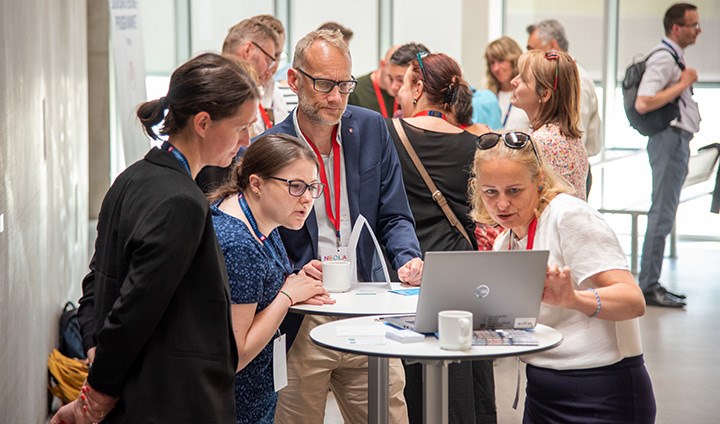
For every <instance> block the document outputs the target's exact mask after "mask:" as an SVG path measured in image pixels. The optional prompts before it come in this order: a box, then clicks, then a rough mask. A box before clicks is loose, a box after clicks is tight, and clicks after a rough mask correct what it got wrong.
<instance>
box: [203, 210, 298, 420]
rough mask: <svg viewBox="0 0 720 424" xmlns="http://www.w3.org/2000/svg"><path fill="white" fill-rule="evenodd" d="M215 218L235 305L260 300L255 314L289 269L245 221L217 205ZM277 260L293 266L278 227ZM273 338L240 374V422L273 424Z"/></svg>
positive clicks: (273, 236)
mask: <svg viewBox="0 0 720 424" xmlns="http://www.w3.org/2000/svg"><path fill="white" fill-rule="evenodd" d="M211 210H212V218H213V224H214V225H215V232H216V233H217V238H218V241H219V242H220V247H221V248H222V252H223V254H224V255H225V263H226V265H227V272H228V280H229V283H230V298H231V301H232V303H233V304H243V303H257V310H256V312H255V313H256V314H257V313H259V312H260V311H262V310H263V309H265V308H266V307H267V306H268V305H269V304H270V303H271V302H272V301H273V300H274V299H275V297H276V296H277V294H278V292H279V291H280V288H281V287H282V285H283V282H284V280H285V270H284V267H283V266H282V265H281V264H279V263H278V262H277V260H275V259H274V258H273V257H272V256H271V255H270V254H269V253H268V252H267V250H266V249H265V247H263V246H262V245H260V243H259V242H258V241H257V240H256V239H255V237H254V236H253V234H252V232H251V230H250V229H249V228H248V227H247V225H245V223H244V222H243V221H241V220H240V219H238V218H235V217H234V216H231V215H228V214H226V213H225V212H223V211H221V210H220V209H218V207H217V204H214V205H212V207H211ZM268 242H269V245H270V246H272V249H273V250H274V251H275V252H276V254H277V256H278V259H279V260H280V261H283V262H284V263H286V264H287V266H289V260H288V257H287V252H286V251H285V248H284V247H283V245H282V241H281V240H280V234H279V233H278V231H277V229H275V230H273V232H271V233H270V235H269V236H268V240H266V243H268ZM272 350H273V343H272V341H271V342H270V343H268V345H267V346H265V347H264V348H263V350H262V351H260V353H259V354H258V356H257V357H255V359H253V360H252V361H251V362H250V363H249V364H248V365H247V366H246V367H245V368H243V370H242V371H240V372H239V373H237V374H236V375H235V409H236V412H237V423H238V424H241V423H243V424H244V423H248V424H266V423H267V424H272V422H273V417H274V415H275V406H276V404H277V393H276V392H275V389H274V387H273V364H272Z"/></svg>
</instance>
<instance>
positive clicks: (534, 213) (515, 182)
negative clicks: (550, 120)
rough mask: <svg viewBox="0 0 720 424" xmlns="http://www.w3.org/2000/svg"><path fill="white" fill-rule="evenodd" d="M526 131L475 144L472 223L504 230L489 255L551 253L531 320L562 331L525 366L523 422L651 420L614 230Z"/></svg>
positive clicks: (629, 279)
mask: <svg viewBox="0 0 720 424" xmlns="http://www.w3.org/2000/svg"><path fill="white" fill-rule="evenodd" d="M536 148H537V145H533V142H532V140H530V137H527V135H525V134H514V133H510V134H505V135H503V136H499V135H495V136H491V135H487V136H483V137H481V138H480V139H479V140H478V150H477V152H476V154H475V161H474V164H473V174H474V175H473V178H472V179H471V180H470V186H469V192H470V196H471V200H472V206H473V208H472V213H471V215H472V217H473V219H475V220H476V221H478V222H484V223H487V224H493V223H498V224H500V225H502V226H503V227H505V228H506V230H505V231H504V232H503V233H502V234H500V236H499V237H498V238H497V239H496V240H495V250H513V249H527V250H533V249H535V250H549V251H550V258H549V261H548V269H547V273H546V276H545V289H544V291H543V298H542V306H541V307H540V315H539V317H538V323H540V324H544V325H548V326H550V327H553V328H555V329H557V330H559V331H560V332H562V335H563V342H562V344H561V345H560V346H559V347H556V348H553V349H550V350H548V351H545V352H542V353H537V354H532V355H526V356H522V357H521V360H522V361H523V362H525V363H527V364H528V365H527V368H526V371H527V372H526V374H527V390H526V400H525V410H524V416H523V423H526V424H533V423H548V422H568V423H569V422H572V423H596V422H608V423H610V422H611V423H654V422H655V399H654V395H653V390H652V383H651V381H650V377H649V376H648V373H647V370H646V369H645V365H644V361H643V356H642V347H641V343H640V327H639V323H638V318H639V317H640V316H642V315H643V314H644V313H645V302H644V299H643V295H642V291H641V290H640V288H639V287H638V285H637V283H636V282H635V279H634V277H633V275H632V274H631V273H630V271H629V270H628V266H627V260H626V258H625V254H624V253H623V250H622V249H621V247H620V245H619V243H618V240H617V238H616V237H615V233H614V232H613V230H612V229H611V228H610V226H609V225H608V224H607V223H606V222H605V221H604V219H603V218H602V216H601V215H600V214H599V213H598V212H597V211H595V210H594V209H592V208H591V207H590V206H589V205H588V204H587V203H586V202H584V201H582V200H579V199H577V198H575V197H573V196H569V195H568V194H565V193H567V192H568V190H569V187H568V186H567V185H566V184H565V182H564V179H563V178H561V177H559V176H558V175H557V174H556V173H555V172H554V171H553V170H552V169H551V167H549V166H547V165H545V163H544V159H543V158H542V155H540V156H538V155H537V154H536V153H537V152H536V151H535V149H536Z"/></svg>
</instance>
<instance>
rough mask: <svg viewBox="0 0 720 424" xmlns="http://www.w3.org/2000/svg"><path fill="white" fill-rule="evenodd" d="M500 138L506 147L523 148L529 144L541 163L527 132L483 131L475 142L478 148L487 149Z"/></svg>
mask: <svg viewBox="0 0 720 424" xmlns="http://www.w3.org/2000/svg"><path fill="white" fill-rule="evenodd" d="M501 139H502V141H503V142H504V143H505V145H506V146H507V147H509V148H511V149H516V150H520V149H523V148H524V147H525V146H527V145H528V144H530V147H532V150H533V153H535V158H536V159H537V161H538V163H541V162H540V156H538V153H537V150H535V145H534V144H533V142H532V139H531V138H530V136H529V135H528V134H525V133H524V132H518V131H513V132H507V133H504V134H498V133H485V134H483V135H481V136H480V137H478V138H477V141H476V144H477V147H478V149H480V150H488V149H492V148H493V147H495V146H497V144H498V143H499V142H500V140H501Z"/></svg>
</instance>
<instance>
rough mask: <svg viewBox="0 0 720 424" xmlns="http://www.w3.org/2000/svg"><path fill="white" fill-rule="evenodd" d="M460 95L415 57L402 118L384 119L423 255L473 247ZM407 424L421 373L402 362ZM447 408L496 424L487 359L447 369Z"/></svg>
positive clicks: (460, 86)
mask: <svg viewBox="0 0 720 424" xmlns="http://www.w3.org/2000/svg"><path fill="white" fill-rule="evenodd" d="M463 95H469V96H472V94H471V92H470V88H469V86H468V84H467V82H466V81H465V80H464V79H463V78H462V71H461V69H460V66H459V65H458V64H457V62H455V60H453V59H452V58H451V57H449V56H447V55H446V54H443V53H436V54H425V53H420V54H418V58H417V60H414V61H412V62H411V63H410V67H409V68H408V70H407V71H406V73H405V78H404V81H403V86H402V87H401V88H400V90H399V92H398V102H399V104H400V107H401V108H402V111H403V116H404V118H403V119H401V120H398V121H395V120H392V119H390V120H388V121H387V123H388V128H389V130H390V135H391V137H392V139H393V142H394V143H395V148H396V150H397V152H398V158H399V159H400V164H401V167H402V172H403V181H404V183H405V191H406V192H407V196H408V201H409V203H410V209H411V210H412V213H413V216H414V218H415V222H416V230H415V231H416V233H417V237H418V240H419V241H420V248H421V250H422V251H423V252H427V251H430V250H433V251H453V250H476V249H477V241H476V240H475V237H474V236H473V232H474V229H475V223H474V222H473V221H472V219H470V218H469V216H468V213H469V210H470V209H469V200H468V198H467V181H468V178H469V177H470V168H471V166H472V161H473V157H474V154H475V149H476V147H475V141H476V139H477V136H476V135H474V134H471V133H469V132H468V131H464V130H463V129H461V128H459V127H458V126H456V125H455V124H454V122H455V117H454V115H453V113H454V109H455V107H456V106H457V104H458V100H459V98H460V97H461V96H463ZM394 122H397V123H399V125H400V128H401V129H402V131H403V132H404V133H405V135H406V136H407V140H408V142H409V144H410V145H411V146H412V148H413V149H414V150H415V152H416V153H417V155H418V157H419V159H420V161H421V162H422V164H423V166H424V167H425V169H426V170H427V172H428V174H429V176H430V178H431V179H432V180H433V182H434V183H435V185H436V186H437V188H438V189H439V190H440V191H441V192H442V194H443V195H444V197H445V199H446V200H447V203H448V205H449V206H450V208H451V210H452V211H453V213H454V214H455V216H456V217H457V219H458V220H459V222H460V224H462V227H463V228H464V229H465V232H466V234H468V235H469V236H468V237H469V239H470V240H469V241H468V240H467V239H466V238H465V236H464V235H463V234H462V233H461V232H460V231H459V230H458V229H457V228H456V227H454V226H452V225H451V224H450V222H449V221H448V218H447V217H446V215H445V213H444V212H443V210H442V209H441V208H440V206H439V205H438V203H436V201H435V200H434V199H433V196H432V193H431V192H430V189H429V188H428V187H427V185H426V184H425V182H424V181H423V179H422V177H421V174H420V172H419V171H418V169H417V168H416V167H415V164H414V163H413V162H412V160H411V158H410V156H409V154H408V153H407V151H406V149H405V147H404V146H403V143H402V141H401V136H400V134H399V133H398V130H397V129H396V128H395V123H394ZM404 365H405V375H406V385H405V399H406V401H407V404H408V415H409V418H410V423H413V424H415V423H422V422H423V417H422V411H423V399H422V369H421V367H420V366H419V364H411V365H408V364H404ZM449 381H450V385H449V387H450V395H449V402H450V403H449V408H450V416H451V417H452V418H451V421H450V422H452V423H456V422H458V423H459V422H463V423H465V422H476V419H479V420H478V421H477V422H483V423H485V422H493V423H494V422H496V416H495V414H496V410H495V395H494V380H493V370H492V363H491V362H490V361H467V362H462V363H459V364H452V365H450V368H449Z"/></svg>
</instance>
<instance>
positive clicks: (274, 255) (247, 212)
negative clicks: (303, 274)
mask: <svg viewBox="0 0 720 424" xmlns="http://www.w3.org/2000/svg"><path fill="white" fill-rule="evenodd" d="M238 203H239V204H240V209H242V211H243V213H244V214H245V217H246V218H247V220H248V223H249V224H250V228H252V230H253V232H254V233H255V236H257V238H258V239H260V242H261V243H262V245H263V247H264V248H265V250H266V251H267V252H268V254H270V256H271V257H272V258H273V259H274V260H275V262H276V263H277V264H278V265H280V267H281V268H282V270H283V272H284V273H285V275H289V274H290V273H291V272H292V268H291V267H290V263H289V262H283V261H281V260H280V258H279V257H278V254H277V253H276V252H275V249H277V250H278V251H279V250H280V249H279V247H278V246H274V247H275V249H273V248H271V247H270V244H273V245H274V244H275V243H274V242H273V240H272V239H268V237H267V236H266V235H265V234H263V233H261V232H260V228H258V225H257V221H255V217H254V216H253V213H252V211H251V210H250V205H248V203H247V200H245V196H244V195H243V194H242V193H238Z"/></svg>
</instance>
